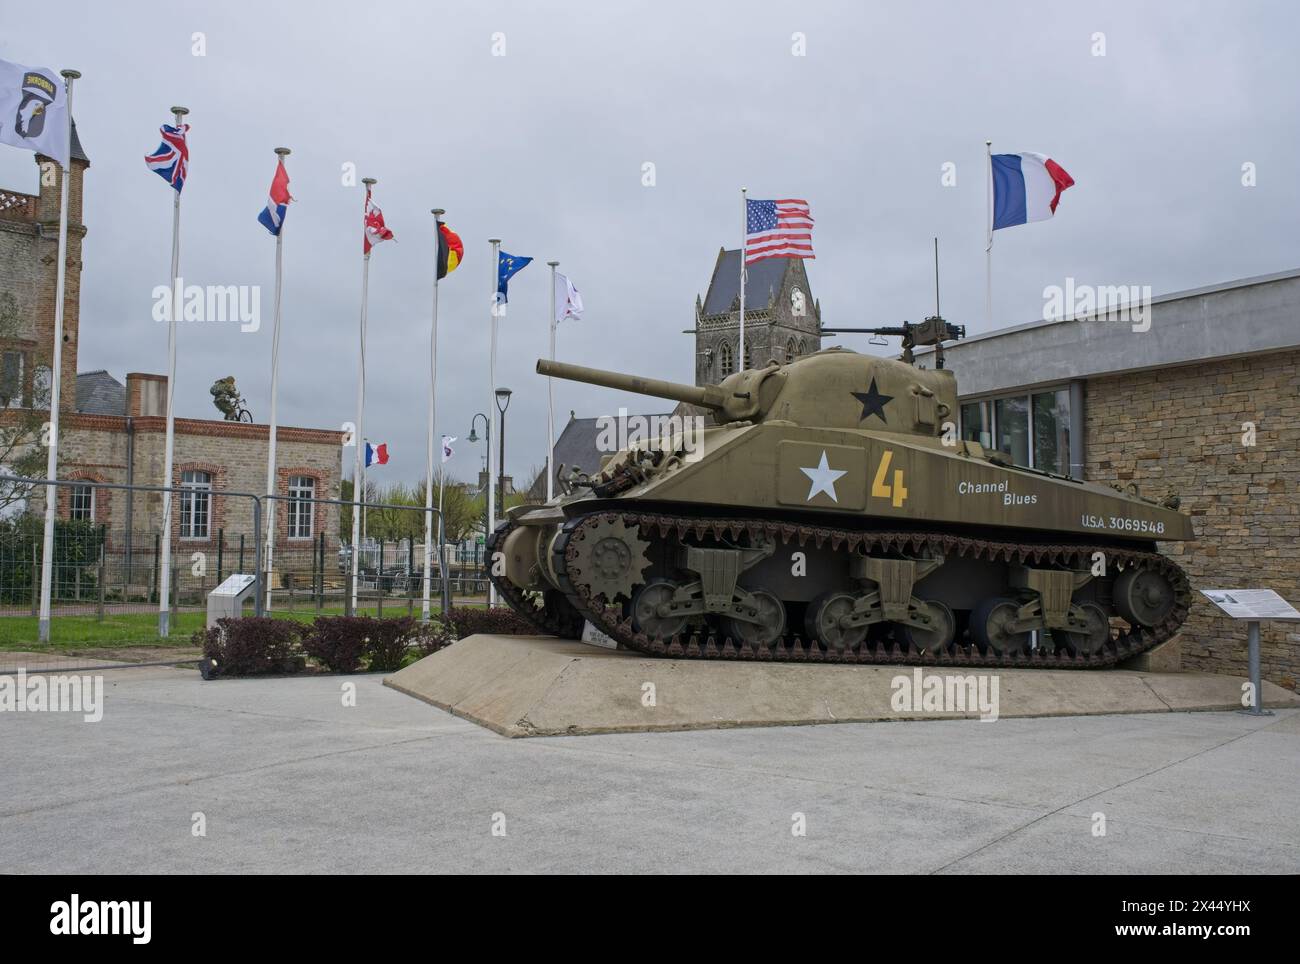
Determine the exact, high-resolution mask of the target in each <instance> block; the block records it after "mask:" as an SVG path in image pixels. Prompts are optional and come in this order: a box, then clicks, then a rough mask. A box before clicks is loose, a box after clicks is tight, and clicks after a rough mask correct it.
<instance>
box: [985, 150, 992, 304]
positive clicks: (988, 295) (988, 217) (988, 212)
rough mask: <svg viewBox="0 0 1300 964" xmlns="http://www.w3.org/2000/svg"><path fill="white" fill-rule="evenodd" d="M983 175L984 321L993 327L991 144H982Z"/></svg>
mask: <svg viewBox="0 0 1300 964" xmlns="http://www.w3.org/2000/svg"><path fill="white" fill-rule="evenodd" d="M984 158H985V173H986V174H987V175H988V176H987V179H986V180H987V184H986V187H987V191H986V192H985V204H984V208H985V211H984V213H985V219H984V221H985V234H986V239H985V244H984V321H985V322H986V323H987V325H988V327H989V328H990V329H991V328H992V327H993V142H992V141H985V142H984Z"/></svg>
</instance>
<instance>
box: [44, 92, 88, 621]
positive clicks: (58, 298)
mask: <svg viewBox="0 0 1300 964" xmlns="http://www.w3.org/2000/svg"><path fill="white" fill-rule="evenodd" d="M62 74H63V80H64V87H65V89H66V91H67V93H66V98H67V109H68V125H67V141H66V145H65V146H66V154H67V158H68V160H67V163H65V164H64V165H63V174H62V178H61V183H60V185H59V263H58V267H57V269H56V270H55V275H56V281H55V286H54V292H55V294H54V350H53V358H52V359H51V360H52V362H53V365H52V371H51V377H50V433H49V436H48V439H49V446H48V451H47V452H46V454H45V477H46V478H47V479H54V478H57V477H58V475H57V474H58V471H59V394H60V389H61V387H62V386H61V380H62V375H63V289H64V285H65V282H66V277H67V264H68V181H69V177H68V175H69V174H71V173H72V82H73V81H75V80H76V79H77V78H78V77H80V76H81V72H80V71H77V70H64V71H62ZM58 502H59V495H58V486H54V485H47V486H46V487H45V533H44V536H43V538H42V542H41V615H40V621H39V623H38V634H39V636H40V640H41V642H42V643H48V642H49V641H50V591H51V587H52V585H53V577H54V516H55V512H56V510H57V508H58Z"/></svg>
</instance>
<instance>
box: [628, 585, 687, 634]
mask: <svg viewBox="0 0 1300 964" xmlns="http://www.w3.org/2000/svg"><path fill="white" fill-rule="evenodd" d="M676 591H677V585H676V584H675V583H671V582H669V581H668V580H666V579H656V580H655V581H654V582H650V583H647V584H646V585H644V586H642V587H641V588H640V589H638V590H637V591H636V594H635V595H634V596H633V597H632V625H633V626H634V627H635V628H636V629H637V630H639V631H640V632H643V633H645V634H646V635H647V636H649V637H650V638H651V639H672V637H674V636H676V635H677V634H678V633H680V632H681V631H682V630H683V629H685V628H686V618H687V617H686V616H677V615H674V614H671V613H670V614H669V615H667V616H663V615H660V613H659V607H660V606H663V605H666V604H669V603H671V602H672V601H673V594H674V593H675V592H676Z"/></svg>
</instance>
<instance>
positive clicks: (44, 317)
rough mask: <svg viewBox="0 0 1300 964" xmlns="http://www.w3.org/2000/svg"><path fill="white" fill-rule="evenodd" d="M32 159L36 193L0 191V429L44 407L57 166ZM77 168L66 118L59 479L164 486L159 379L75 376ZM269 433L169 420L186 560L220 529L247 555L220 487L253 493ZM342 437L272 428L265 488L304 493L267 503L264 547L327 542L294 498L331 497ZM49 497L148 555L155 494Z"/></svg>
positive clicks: (246, 535)
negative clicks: (272, 463)
mask: <svg viewBox="0 0 1300 964" xmlns="http://www.w3.org/2000/svg"><path fill="white" fill-rule="evenodd" d="M36 161H37V164H38V167H39V169H40V170H42V171H43V172H44V171H49V172H50V176H48V177H46V176H44V175H42V177H41V181H40V189H39V194H36V195H29V194H25V193H22V192H18V191H12V190H5V189H0V320H3V321H4V324H3V325H0V362H2V363H3V364H2V367H0V427H2V426H5V425H8V426H10V427H12V426H14V425H18V424H22V423H21V422H20V420H21V419H24V418H25V417H28V418H29V413H30V411H31V410H32V409H33V408H37V409H39V408H41V407H42V405H44V406H48V388H49V383H50V361H51V359H52V357H53V351H52V349H53V331H54V301H55V278H56V269H57V264H56V261H57V251H58V222H59V195H60V191H61V184H60V178H61V177H62V173H61V172H60V170H59V167H58V165H57V164H47V163H46V162H48V161H49V159H48V158H45V157H42V156H39V155H38V156H37V158H36ZM89 166H90V162H89V160H88V159H87V157H86V154H85V151H84V150H83V149H82V146H81V143H80V141H79V140H78V139H77V136H76V132H75V127H74V132H73V145H72V162H71V167H72V171H71V180H70V182H69V199H70V206H69V226H68V258H67V277H66V281H65V289H66V298H65V302H64V343H63V355H62V369H63V376H62V390H61V398H60V405H59V409H60V413H61V414H60V431H59V470H58V475H59V478H61V479H67V480H86V481H88V482H89V481H95V482H111V483H129V484H136V485H155V486H157V485H163V484H165V483H166V482H167V481H168V480H166V479H165V478H164V477H163V465H164V457H163V454H164V440H165V428H166V417H165V416H166V408H165V406H166V401H165V399H166V389H167V379H166V376H164V375H154V374H142V373H132V374H128V375H127V376H126V381H125V384H123V383H122V382H120V381H118V380H117V379H115V378H113V377H112V376H111V375H110V374H109V373H108V372H106V371H103V370H97V371H88V372H84V373H82V374H77V363H78V351H77V349H78V342H79V333H80V327H81V317H80V289H81V268H82V249H83V243H84V239H85V237H86V233H87V232H86V226H85V224H84V223H83V220H82V194H83V178H84V175H85V172H86V170H87V169H88V168H89ZM214 374H216V373H214ZM24 410H26V411H24ZM268 440H269V428H268V426H266V425H254V424H247V423H244V422H232V421H224V420H218V419H196V418H179V417H178V418H177V419H176V425H175V453H174V458H173V474H172V478H171V480H170V482H171V484H172V485H175V486H181V487H184V488H185V489H186V490H187V491H186V492H185V493H183V494H182V495H180V496H178V497H177V498H176V500H175V507H174V510H173V514H172V537H173V544H174V546H176V547H177V548H176V552H177V554H178V555H179V556H180V558H182V559H184V560H186V563H187V564H188V559H189V557H190V555H191V553H192V552H195V551H207V550H211V549H215V548H216V547H217V545H218V541H219V540H222V539H223V537H224V545H226V546H229V547H234V546H235V545H237V544H238V540H239V537H241V536H242V537H243V539H244V544H245V546H246V548H248V550H249V552H250V553H251V546H252V533H253V527H252V503H251V501H250V500H249V499H247V498H241V497H237V496H235V495H233V494H231V495H227V496H223V495H222V493H223V492H227V493H235V492H248V493H261V492H265V489H266V458H267V445H268ZM342 441H343V435H342V433H341V432H339V431H337V430H333V429H328V430H327V429H312V428H295V427H291V426H280V427H279V429H278V431H277V449H276V461H277V465H278V469H277V475H278V481H277V490H278V494H280V495H283V496H297V497H298V498H300V499H302V500H304V501H302V502H282V503H280V504H279V506H278V507H277V509H276V520H275V525H276V532H277V537H276V545H277V546H280V547H283V549H285V550H288V552H286V554H285V558H286V559H287V558H289V556H290V555H291V554H292V550H294V549H300V550H303V552H304V553H307V552H310V551H312V547H314V548H315V551H316V552H317V553H319V550H320V543H319V537H320V535H321V533H324V535H325V540H326V545H327V546H328V550H329V551H330V552H331V553H332V552H335V551H336V550H337V546H338V538H337V536H338V509H337V507H336V506H326V505H321V504H315V503H308V502H306V501H305V500H306V499H308V498H338V496H339V482H340V477H341V471H342ZM58 499H59V502H58V511H59V515H60V516H62V517H64V518H75V519H82V520H87V521H91V522H94V523H96V524H97V525H99V526H101V527H102V528H103V531H104V533H105V538H106V546H107V549H108V551H109V552H110V553H121V552H130V551H132V550H134V551H137V552H145V553H149V552H152V534H154V533H157V532H159V531H160V528H161V525H162V504H161V503H162V496H161V495H160V494H158V493H135V494H129V493H127V492H126V491H125V490H114V489H94V488H92V487H90V486H85V487H76V488H63V489H61V490H60V492H59V496H58ZM32 501H33V506H32V507H33V508H35V509H40V508H41V506H42V505H43V498H42V496H41V495H40V494H39V493H37V494H36V496H35V497H34V498H33V500H32ZM142 543H144V544H142ZM133 544H134V545H133ZM247 565H251V554H250V555H249V556H248V559H247V560H246V566H247ZM277 568H278V566H277ZM227 571H228V570H227Z"/></svg>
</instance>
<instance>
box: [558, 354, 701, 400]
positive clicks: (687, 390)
mask: <svg viewBox="0 0 1300 964" xmlns="http://www.w3.org/2000/svg"><path fill="white" fill-rule="evenodd" d="M537 373H538V374H539V375H551V376H553V377H555V378H565V379H568V380H569V381H572V382H586V383H587V384H589V385H602V386H604V387H605V388H618V389H621V390H623V391H625V392H636V393H637V394H638V395H653V396H655V397H657V398H671V399H673V400H674V401H678V402H687V403H689V404H691V405H700V406H702V407H704V408H711V409H715V410H720V409H723V408H724V407H725V397H726V396H725V394H724V393H723V391H722V390H721V389H720V388H718V387H717V386H716V385H702V386H701V385H683V384H681V383H680V382H666V381H663V380H662V379H659V378H642V377H641V376H640V375H625V374H622V373H621V372H607V371H604V370H602V369H599V368H587V367H586V366H584V365H569V364H567V363H565V362H557V361H550V360H548V359H545V358H539V359H538V360H537Z"/></svg>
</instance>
